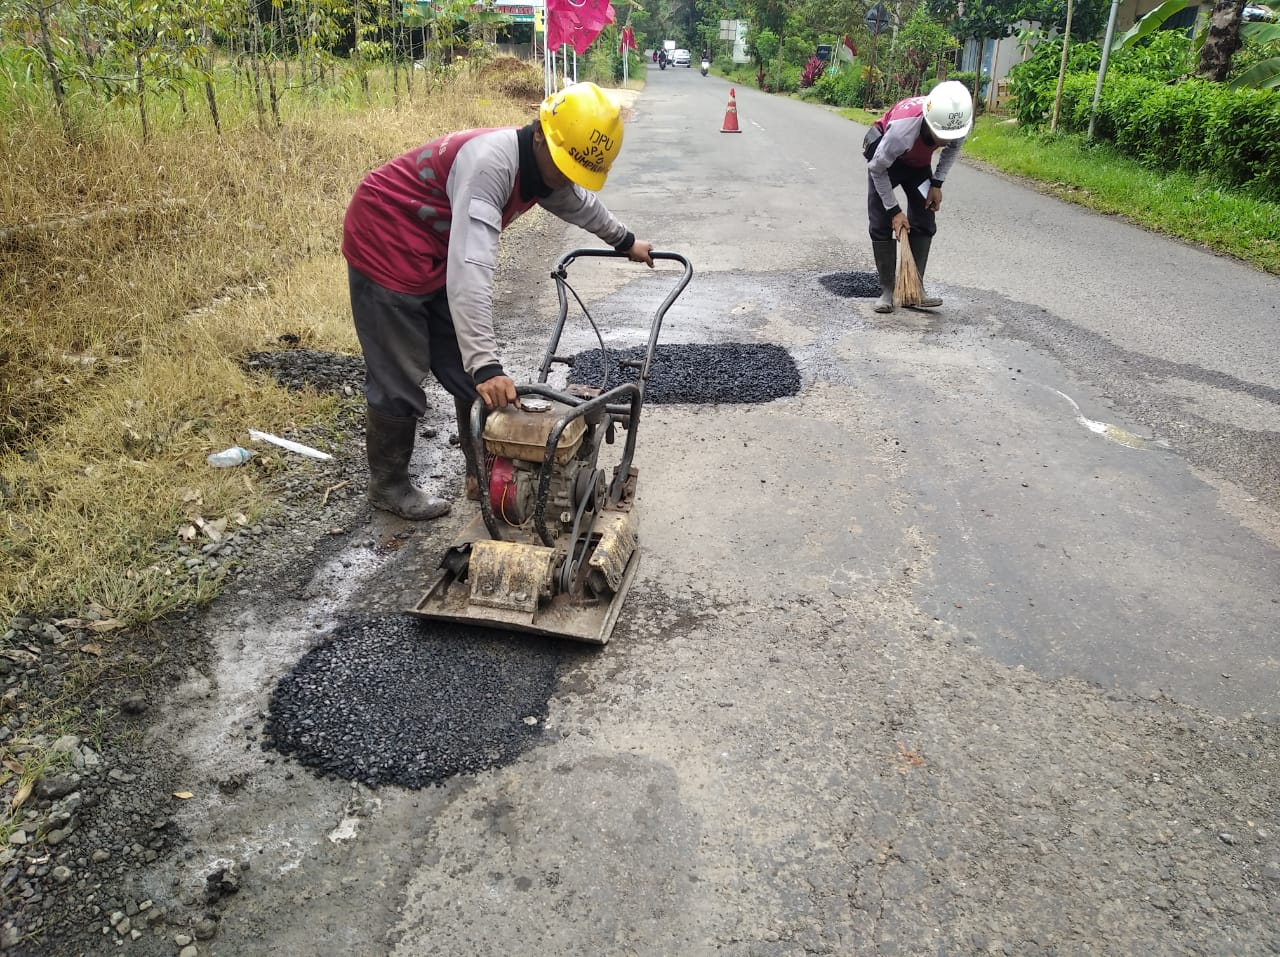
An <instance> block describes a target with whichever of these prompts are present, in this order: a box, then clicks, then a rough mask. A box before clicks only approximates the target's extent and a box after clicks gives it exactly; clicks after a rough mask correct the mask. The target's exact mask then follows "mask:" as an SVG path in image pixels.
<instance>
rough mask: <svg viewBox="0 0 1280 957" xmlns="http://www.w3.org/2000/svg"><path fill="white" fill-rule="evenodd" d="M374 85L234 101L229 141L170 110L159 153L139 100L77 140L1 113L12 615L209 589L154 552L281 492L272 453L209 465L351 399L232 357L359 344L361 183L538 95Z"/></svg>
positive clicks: (7, 595) (503, 120) (41, 122)
mask: <svg viewBox="0 0 1280 957" xmlns="http://www.w3.org/2000/svg"><path fill="white" fill-rule="evenodd" d="M529 69H530V70H532V74H533V80H534V81H535V82H536V85H537V89H538V91H539V92H540V89H541V82H542V80H541V73H540V72H539V71H537V70H536V69H533V68H532V67H530V68H529ZM373 79H374V81H375V85H374V89H373V94H374V98H375V102H374V104H373V105H372V106H367V107H366V106H364V105H363V103H362V102H360V103H355V104H353V103H351V102H350V101H342V102H338V103H335V104H325V103H321V104H319V105H312V106H311V107H310V108H309V109H304V108H302V106H303V105H302V104H296V105H295V106H291V107H290V108H289V111H288V112H286V114H285V115H286V117H287V118H286V119H285V122H284V125H283V129H281V130H279V131H275V130H272V131H266V132H264V131H262V130H260V129H258V128H257V126H256V123H255V122H254V116H253V114H252V112H248V113H245V112H242V113H241V114H240V117H239V125H238V126H232V124H231V123H230V122H225V123H224V128H223V129H224V132H223V135H222V136H221V137H219V136H217V135H215V134H214V132H213V130H212V128H211V124H210V123H209V122H208V117H207V115H206V116H203V117H196V116H195V114H194V112H192V113H189V114H187V115H186V116H185V117H184V115H183V114H182V113H181V110H180V109H178V108H177V107H176V106H174V104H173V103H172V102H171V100H172V98H170V99H169V100H166V101H164V103H165V104H166V106H167V109H162V108H161V106H160V102H159V101H157V105H156V106H155V108H154V109H153V112H152V119H153V121H154V125H153V136H152V141H151V142H150V143H149V144H147V145H146V146H143V145H142V144H141V143H140V141H139V139H138V137H137V135H136V129H135V125H134V119H133V114H132V113H131V112H130V111H129V110H127V109H123V108H121V109H120V110H118V111H116V112H115V114H114V115H111V111H105V114H106V115H105V116H104V117H99V118H98V119H96V120H95V121H94V123H95V124H96V125H95V126H94V128H93V130H92V133H91V135H89V136H86V137H85V139H84V141H83V142H80V143H78V144H77V145H75V146H68V145H67V143H66V142H65V140H64V139H63V137H62V134H61V130H60V128H59V127H58V124H57V122H56V120H54V119H53V118H52V117H51V116H49V115H48V113H46V114H45V115H43V116H37V115H35V114H33V113H30V112H29V111H26V110H25V108H23V107H22V106H21V104H19V105H18V107H17V108H16V112H14V111H12V110H11V111H10V114H9V115H8V117H7V119H8V122H7V123H5V125H3V127H0V151H2V152H3V156H4V163H3V164H2V165H0V303H3V305H2V306H0V381H2V382H3V385H2V386H0V626H2V625H3V623H4V622H5V621H7V620H8V618H9V617H10V616H12V615H14V614H18V613H32V614H36V615H42V614H47V613H50V612H53V613H58V614H62V615H74V614H78V613H80V612H82V611H84V610H92V611H93V612H94V614H95V615H96V616H98V617H99V618H102V619H105V620H107V621H112V622H120V623H125V624H130V623H138V622H145V621H148V620H150V619H153V618H155V617H158V616H161V615H164V614H165V613H167V612H169V611H171V610H172V609H174V608H177V607H181V606H183V605H185V604H187V603H189V602H193V601H195V602H199V601H204V600H207V599H208V598H210V597H211V596H212V595H213V594H215V593H216V591H217V588H218V582H217V581H216V580H209V579H194V580H193V579H190V578H189V577H187V576H185V575H182V574H179V570H175V569H174V568H173V567H171V565H170V564H166V561H167V562H169V563H171V562H172V561H173V560H172V558H169V559H167V560H161V559H160V558H159V553H158V551H157V547H156V546H157V545H158V544H159V543H164V542H172V541H174V537H175V535H176V534H177V530H178V529H179V528H180V527H182V526H183V525H185V524H186V523H187V522H188V520H189V519H190V517H191V515H192V513H193V511H198V512H199V514H200V515H201V516H202V517H204V518H205V519H207V520H213V519H215V518H218V517H225V518H228V519H229V520H230V521H233V522H234V521H237V520H242V519H243V520H251V519H252V518H253V517H255V516H257V515H258V514H259V513H261V512H262V511H263V510H266V509H269V508H270V501H269V499H268V497H267V496H266V494H265V493H264V491H263V485H264V483H263V482H261V481H259V480H258V479H259V478H261V477H263V476H262V471H261V469H262V466H256V467H254V468H242V469H226V470H219V469H212V468H210V467H209V466H208V465H207V464H206V463H205V461H204V458H205V455H207V454H208V453H209V452H212V451H216V450H218V449H221V448H225V447H227V446H230V445H233V444H236V443H237V441H238V440H240V439H243V436H244V434H245V431H246V430H247V429H248V428H249V427H254V428H260V429H263V430H266V431H271V432H275V433H277V434H281V433H288V432H289V431H290V430H291V429H293V428H294V427H295V426H300V425H302V424H304V423H310V422H316V421H324V420H325V419H326V418H332V416H334V415H335V414H336V411H337V408H338V403H337V401H336V400H334V399H332V398H326V397H321V396H318V395H315V394H306V393H302V394H299V393H290V392H288V391H286V390H285V389H283V388H280V387H278V386H277V385H276V384H275V383H274V382H272V381H266V380H260V379H257V378H253V377H250V376H248V375H246V374H245V373H244V372H243V371H242V369H241V365H240V359H241V358H242V357H243V356H244V355H245V354H246V353H248V352H251V351H257V350H266V349H271V348H278V347H279V344H278V338H279V336H280V335H281V334H282V333H285V332H288V333H291V334H293V335H297V336H298V337H299V340H300V344H301V345H304V346H308V347H311V348H318V349H327V350H332V351H338V352H348V353H353V352H355V351H357V344H356V341H355V337H354V333H353V332H352V330H351V329H350V320H349V315H348V311H347V310H348V306H347V302H346V295H347V293H346V272H345V269H344V268H343V265H342V260H341V256H340V254H339V252H338V245H339V240H340V235H341V222H342V216H343V213H344V211H345V208H346V203H347V201H348V199H349V198H350V195H351V192H352V190H353V189H354V187H355V185H356V183H357V182H358V181H359V179H360V177H361V176H362V175H363V174H364V173H365V172H366V171H367V170H369V169H370V168H372V167H373V166H375V165H377V164H378V163H380V162H383V161H385V160H386V159H389V158H390V157H392V156H395V155H398V154H399V153H401V152H403V151H404V150H407V149H410V148H412V147H413V146H415V145H417V144H419V143H422V142H424V141H426V140H427V139H430V138H431V137H433V136H436V135H439V134H440V133H443V132H446V131H448V130H451V129H460V128H467V127H472V126H493V125H506V124H511V123H521V122H525V121H527V120H528V119H529V117H530V116H531V113H530V111H529V107H530V105H531V103H534V102H536V100H534V101H530V100H529V99H528V98H527V97H521V96H516V97H511V96H505V95H502V94H500V93H499V94H494V93H493V91H492V89H491V87H489V86H486V85H485V84H484V83H483V82H481V81H478V80H477V79H476V78H474V77H472V76H471V75H469V74H467V73H462V74H460V75H458V76H456V77H455V78H454V79H453V80H452V81H451V82H450V83H449V85H448V86H446V87H442V88H438V89H437V90H436V92H435V93H434V94H433V95H432V96H430V97H428V96H425V95H422V91H419V94H418V95H417V97H416V100H415V103H414V104H413V106H409V104H408V103H407V101H406V100H405V99H404V97H403V95H402V98H401V104H400V108H399V109H396V108H393V107H392V106H391V93H390V90H389V85H390V80H389V77H386V76H375V77H374V78H373ZM402 80H403V77H402ZM539 98H540V97H539ZM189 99H190V97H189ZM230 99H231V98H230V97H228V102H230ZM358 99H360V100H361V101H362V99H363V98H362V97H358ZM9 103H10V105H11V106H12V105H13V99H12V98H10V101H9ZM188 105H189V107H193V106H194V104H190V103H189V104H188ZM224 119H226V117H225V116H224ZM261 459H262V460H263V461H265V462H266V463H267V466H268V467H270V463H271V462H272V461H278V459H273V458H272V457H270V456H263V457H261ZM254 461H255V462H257V461H258V460H256V459H255V460H254ZM251 464H253V463H251ZM104 637H105V638H108V639H109V637H110V636H109V634H107V635H104Z"/></svg>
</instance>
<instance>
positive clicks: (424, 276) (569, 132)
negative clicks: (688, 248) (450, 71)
mask: <svg viewBox="0 0 1280 957" xmlns="http://www.w3.org/2000/svg"><path fill="white" fill-rule="evenodd" d="M621 148H622V114H621V110H620V109H619V107H618V105H617V104H616V103H614V102H613V101H612V100H611V99H609V97H608V96H607V95H606V94H605V92H604V91H603V90H601V89H600V88H599V87H598V86H596V85H595V84H594V83H577V84H574V85H572V86H569V87H567V88H565V89H564V90H561V91H560V92H558V93H555V94H553V95H552V96H550V97H548V98H547V99H546V101H545V102H543V104H542V106H541V108H540V109H539V112H538V119H537V120H535V121H534V122H531V123H529V124H528V125H527V126H523V127H518V128H517V127H509V128H505V129H481V130H464V131H462V132H456V133H450V134H448V135H446V136H442V137H440V138H439V139H436V140H432V141H431V142H430V143H426V144H425V145H423V146H420V147H418V148H417V149H414V150H410V151H409V152H408V153H405V154H404V155H403V156H400V157H399V158H397V159H394V160H392V161H391V162H389V163H387V164H386V165H385V166H380V167H378V168H377V169H375V170H374V171H373V172H371V173H369V174H368V175H367V176H366V177H365V178H364V180H363V181H362V182H361V183H360V185H359V187H358V188H357V189H356V192H355V196H354V197H353V199H352V200H351V204H350V206H349V207H348V209H347V215H346V220H345V222H344V223H343V230H342V254H343V256H344V257H345V258H346V260H347V275H348V279H349V282H350V288H351V312H352V316H353V317H354V319H355V326H356V334H357V336H358V337H359V339H360V346H361V349H362V350H363V352H364V359H365V399H366V403H367V414H366V419H365V436H366V446H367V452H368V459H369V500H370V502H371V503H372V504H373V505H374V506H375V507H377V508H381V509H385V510H387V511H390V512H394V513H395V514H397V515H399V516H401V517H402V518H408V519H429V518H438V517H439V516H441V515H444V514H445V513H447V512H448V511H449V502H448V501H446V500H445V499H442V498H437V497H435V496H432V495H429V494H427V493H426V492H424V491H422V490H421V489H419V488H417V487H416V486H415V485H414V484H413V483H412V482H411V481H410V478H409V460H410V458H411V456H412V454H413V444H414V436H415V434H416V432H417V420H418V418H420V417H421V416H422V414H423V413H424V412H425V411H426V407H427V400H426V394H425V392H424V391H423V387H422V383H423V381H424V380H425V379H426V377H427V373H428V372H430V373H432V374H433V375H434V376H435V377H436V379H437V381H439V383H440V384H441V385H442V386H444V388H445V389H446V390H447V391H448V392H449V393H450V394H451V395H452V396H453V397H454V405H455V408H456V411H457V418H458V429H459V434H460V435H464V434H466V432H465V430H466V428H467V423H468V421H469V418H470V410H471V406H472V404H473V403H474V402H475V399H476V397H477V396H479V397H480V398H482V399H483V400H484V403H485V405H486V406H487V407H488V408H490V409H497V408H501V407H503V406H506V405H508V404H510V403H513V402H515V400H516V387H515V383H514V382H513V381H512V380H511V378H510V377H509V376H508V375H507V374H506V372H505V371H504V370H503V368H502V363H501V361H500V360H499V358H498V352H497V342H496V339H495V337H494V329H493V308H492V303H493V277H494V270H495V269H496V267H497V265H498V237H499V234H500V233H501V232H502V230H503V229H504V228H505V227H506V226H507V224H509V223H510V222H511V221H512V220H514V219H515V218H516V217H517V216H519V215H521V214H522V213H524V212H526V211H528V210H529V209H530V208H532V207H533V206H534V205H535V204H536V205H540V206H542V207H543V208H544V209H547V210H549V211H550V212H552V213H554V214H555V215H557V216H559V217H560V218H561V219H563V220H565V221H566V222H570V223H573V224H574V225H577V226H581V227H582V228H583V229H585V230H587V231H589V232H592V233H594V234H595V235H596V236H598V237H599V238H600V239H601V240H602V241H603V242H605V243H607V244H609V245H610V246H612V247H613V248H615V249H617V250H618V251H620V252H625V253H626V254H627V255H628V257H629V258H630V259H632V260H633V261H635V262H641V263H645V264H646V265H648V266H649V267H650V268H652V267H653V258H652V256H651V255H650V253H651V252H652V248H653V247H652V246H651V244H649V243H647V242H641V241H639V240H637V239H636V237H635V234H634V233H632V232H631V231H630V230H629V229H627V227H626V226H624V225H623V224H622V223H621V222H619V221H618V219H617V218H616V217H615V216H614V215H613V214H612V213H611V212H609V210H608V209H607V208H606V207H605V205H604V204H603V203H602V202H600V200H598V199H597V198H596V196H595V195H594V191H595V190H598V189H600V187H602V186H603V185H604V182H605V178H606V177H607V176H608V175H609V169H610V167H611V166H612V165H613V161H614V160H615V159H616V158H617V156H618V152H619V151H620V150H621ZM463 448H464V449H467V443H463ZM467 454H468V457H469V456H470V451H469V449H468V450H467ZM467 474H468V479H469V481H468V484H469V485H470V484H471V483H472V482H473V481H474V479H475V477H476V476H477V475H478V472H477V469H476V463H475V462H473V461H470V458H468V462H467Z"/></svg>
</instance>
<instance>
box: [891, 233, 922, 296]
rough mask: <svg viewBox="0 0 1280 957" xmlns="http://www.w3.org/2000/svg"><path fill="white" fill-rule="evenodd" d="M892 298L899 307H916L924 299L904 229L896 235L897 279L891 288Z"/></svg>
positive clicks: (918, 272)
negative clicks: (896, 301)
mask: <svg viewBox="0 0 1280 957" xmlns="http://www.w3.org/2000/svg"><path fill="white" fill-rule="evenodd" d="M893 297H894V298H895V299H897V300H898V305H900V306H918V305H920V300H921V299H923V298H924V284H923V283H921V282H920V271H919V270H918V269H916V261H915V258H914V257H913V256H912V255H911V247H910V246H909V245H908V244H907V231H906V230H905V229H904V230H902V232H900V233H899V234H898V278H897V280H896V281H895V283H894V286H893Z"/></svg>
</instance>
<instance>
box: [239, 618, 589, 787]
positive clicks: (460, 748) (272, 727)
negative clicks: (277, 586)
mask: <svg viewBox="0 0 1280 957" xmlns="http://www.w3.org/2000/svg"><path fill="white" fill-rule="evenodd" d="M567 645H568V643H567V642H560V641H545V640H540V639H531V638H529V637H528V636H513V635H510V634H506V633H501V632H496V631H492V630H488V629H483V628H466V627H463V626H460V625H450V624H448V623H441V622H434V621H432V622H428V621H425V620H423V619H421V618H416V617H414V616H411V615H393V616H388V617H384V618H373V619H368V620H365V621H363V622H361V623H359V624H353V625H348V626H345V627H343V628H341V629H339V630H338V631H337V632H335V633H334V635H333V636H332V638H330V639H329V640H328V641H326V642H325V643H324V644H322V645H319V646H317V647H316V648H313V649H312V650H311V651H309V652H307V654H306V655H304V656H303V657H302V659H301V660H300V661H299V662H298V664H297V665H296V666H295V667H294V669H293V670H292V671H291V672H289V674H287V675H285V676H284V677H283V678H281V679H280V681H279V683H278V684H277V685H276V688H275V690H274V691H273V692H272V695H271V704H270V706H269V711H268V716H267V722H266V727H265V729H264V744H263V747H264V748H272V749H274V750H276V751H279V752H280V753H281V754H284V755H288V756H290V757H292V758H293V759H294V760H296V761H298V762H299V763H300V764H302V765H304V766H305V767H307V768H310V769H311V770H312V771H313V772H315V773H316V774H318V775H320V776H322V777H334V778H341V779H343V780H348V781H359V782H361V783H363V784H366V785H369V786H371V787H377V786H379V785H386V784H394V785H398V786H400V787H405V788H413V789H417V788H423V787H426V786H428V785H431V784H438V783H441V782H443V781H445V780H447V779H448V778H451V777H453V776H454V775H457V774H472V773H475V772H478V771H483V770H485V769H487V768H494V767H500V766H503V765H506V764H509V763H510V762H511V761H513V760H515V758H517V757H518V756H519V755H520V754H522V753H524V752H525V751H526V750H528V749H529V748H530V747H531V746H533V745H534V744H536V743H537V742H538V741H539V740H540V739H541V737H542V726H543V721H544V720H545V718H546V714H547V701H548V700H549V699H550V697H551V695H552V693H553V691H554V690H555V687H556V679H557V674H558V671H559V666H560V664H561V662H562V661H566V660H568V659H570V657H571V656H573V655H574V654H575V652H576V653H577V654H578V655H580V654H581V650H580V649H576V648H574V649H570V648H568V647H566V646H567Z"/></svg>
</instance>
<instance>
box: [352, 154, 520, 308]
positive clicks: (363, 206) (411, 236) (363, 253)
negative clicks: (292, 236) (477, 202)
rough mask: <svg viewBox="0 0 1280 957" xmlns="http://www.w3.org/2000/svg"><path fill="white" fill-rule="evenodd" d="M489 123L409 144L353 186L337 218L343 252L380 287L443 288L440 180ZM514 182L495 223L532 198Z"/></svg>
mask: <svg viewBox="0 0 1280 957" xmlns="http://www.w3.org/2000/svg"><path fill="white" fill-rule="evenodd" d="M492 132H495V131H494V130H487V129H486V130H463V131H461V132H458V133H449V134H447V135H445V136H442V137H440V138H439V139H436V140H432V141H431V142H430V143H427V144H425V145H424V146H420V147H418V148H417V149H415V150H410V151H409V152H408V153H405V154H404V155H403V156H399V157H397V158H396V159H393V160H392V161H391V162H389V163H387V164H386V165H385V166H380V167H378V168H377V169H375V170H374V171H373V172H371V173H370V174H369V175H368V176H366V177H365V178H364V181H363V182H361V183H360V185H359V187H357V188H356V193H355V196H353V197H352V199H351V205H349V206H348V207H347V216H346V219H345V220H343V224H342V255H343V256H344V257H346V260H347V262H349V263H350V264H351V266H352V267H353V268H354V269H355V270H356V271H357V272H359V273H361V274H362V275H364V276H366V277H368V278H369V279H372V280H373V281H374V282H376V283H378V285H380V286H385V287H386V288H387V289H392V290H395V291H396V292H403V293H408V294H410V295H416V296H421V295H426V294H427V293H430V292H435V291H436V290H438V289H441V288H443V287H444V282H445V265H446V263H447V261H448V255H449V229H450V227H451V226H452V224H453V209H452V208H451V206H450V204H449V197H448V194H446V193H445V184H446V183H447V182H448V181H449V172H450V170H452V169H453V161H454V159H455V158H457V155H458V151H459V150H460V149H462V147H463V146H464V145H466V144H467V143H468V142H470V141H471V140H472V139H474V138H475V137H477V136H482V135H484V134H485V133H492ZM515 172H516V176H515V183H514V185H513V187H512V189H511V195H510V196H509V197H508V199H507V202H506V205H505V206H504V207H503V209H502V226H503V228H504V229H505V228H506V226H507V225H508V224H509V223H510V222H511V221H512V220H513V219H515V218H516V217H517V216H519V215H520V214H521V213H524V212H526V211H527V210H529V209H530V208H532V207H533V205H534V204H535V203H537V199H536V198H535V199H530V200H528V201H525V200H522V199H521V198H520V174H519V168H518V165H517V169H516V171H515Z"/></svg>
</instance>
